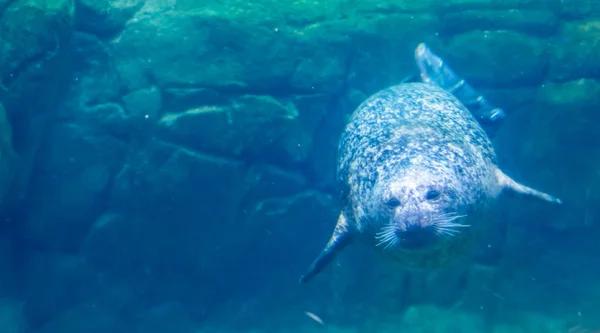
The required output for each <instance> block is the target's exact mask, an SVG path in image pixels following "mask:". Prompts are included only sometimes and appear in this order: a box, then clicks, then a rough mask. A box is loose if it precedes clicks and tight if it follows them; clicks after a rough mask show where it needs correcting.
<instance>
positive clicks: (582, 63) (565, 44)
mask: <svg viewBox="0 0 600 333" xmlns="http://www.w3.org/2000/svg"><path fill="white" fill-rule="evenodd" d="M599 33H600V20H596V19H587V20H582V21H575V22H566V23H565V24H564V25H563V28H562V31H561V32H560V33H559V34H558V35H557V36H556V37H555V38H554V39H553V41H552V47H551V51H552V52H551V58H550V68H549V76H550V78H551V79H552V80H556V81H567V80H573V79H577V78H593V77H598V75H599V74H600V55H599V54H600V53H599V52H600V43H598V34H599Z"/></svg>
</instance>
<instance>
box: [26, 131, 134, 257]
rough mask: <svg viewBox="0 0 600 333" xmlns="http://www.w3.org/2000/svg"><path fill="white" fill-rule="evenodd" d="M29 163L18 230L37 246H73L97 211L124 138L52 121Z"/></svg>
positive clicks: (121, 154)
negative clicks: (32, 165) (27, 187)
mask: <svg viewBox="0 0 600 333" xmlns="http://www.w3.org/2000/svg"><path fill="white" fill-rule="evenodd" d="M48 134H49V136H48V138H49V139H48V141H46V142H44V144H43V146H42V148H41V150H40V155H39V156H38V158H39V159H40V160H41V161H43V164H38V165H36V167H35V168H34V172H33V176H32V184H34V185H35V187H34V188H32V190H31V191H30V193H29V196H28V200H27V202H26V203H25V205H26V207H25V209H26V214H25V219H24V221H23V223H24V227H23V228H24V230H23V231H24V232H25V234H26V240H27V242H28V243H29V245H30V246H33V247H34V248H37V249H46V250H59V251H76V250H77V249H78V248H79V245H80V244H81V242H82V241H83V239H84V237H85V235H86V234H87V232H88V230H89V229H90V227H91V226H92V224H93V222H94V221H95V219H96V218H97V217H98V216H99V214H101V213H102V212H103V211H104V209H105V205H106V203H107V200H108V196H109V194H110V191H111V190H112V184H113V180H114V178H115V177H116V174H117V172H119V170H120V169H121V167H122V165H123V163H124V159H125V152H126V150H127V147H126V145H125V143H124V142H122V141H120V140H118V139H116V138H114V137H112V136H110V135H108V134H105V133H102V132H98V131H95V130H93V129H91V128H89V127H86V126H80V125H75V124H61V123H58V124H55V125H53V126H52V127H51V128H50V129H49V133H48Z"/></svg>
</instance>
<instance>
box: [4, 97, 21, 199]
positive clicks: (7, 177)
mask: <svg viewBox="0 0 600 333" xmlns="http://www.w3.org/2000/svg"><path fill="white" fill-rule="evenodd" d="M12 135H13V133H12V128H11V125H10V122H9V120H8V118H7V116H6V111H5V110H4V107H3V106H2V103H0V206H2V204H3V203H4V197H5V195H7V193H8V192H9V190H10V182H11V181H12V177H13V174H14V172H15V170H14V167H15V166H16V162H17V161H16V156H15V152H14V150H13V145H12Z"/></svg>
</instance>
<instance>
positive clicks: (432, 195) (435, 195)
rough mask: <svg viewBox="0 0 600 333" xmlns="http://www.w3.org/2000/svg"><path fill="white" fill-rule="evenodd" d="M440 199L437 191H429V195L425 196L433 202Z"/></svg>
mask: <svg viewBox="0 0 600 333" xmlns="http://www.w3.org/2000/svg"><path fill="white" fill-rule="evenodd" d="M439 198H440V192H438V191H436V190H429V191H427V194H425V199H427V200H430V201H433V200H437V199H439Z"/></svg>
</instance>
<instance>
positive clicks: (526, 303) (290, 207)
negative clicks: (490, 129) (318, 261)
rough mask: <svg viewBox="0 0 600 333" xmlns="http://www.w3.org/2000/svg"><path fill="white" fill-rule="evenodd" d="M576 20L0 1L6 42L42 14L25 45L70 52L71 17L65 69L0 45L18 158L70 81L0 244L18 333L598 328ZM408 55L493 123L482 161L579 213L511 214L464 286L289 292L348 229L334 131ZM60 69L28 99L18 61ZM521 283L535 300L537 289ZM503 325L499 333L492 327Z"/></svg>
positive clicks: (439, 283) (461, 2)
mask: <svg viewBox="0 0 600 333" xmlns="http://www.w3.org/2000/svg"><path fill="white" fill-rule="evenodd" d="M572 1H578V2H579V3H581V6H580V7H577V6H576V5H574V4H573V3H565V4H564V5H560V4H559V2H556V1H552V2H548V1H544V0H510V1H493V2H492V1H489V0H452V1H446V2H439V1H432V0H428V1H412V2H410V1H379V2H373V1H367V0H356V1H345V0H334V1H320V0H309V1H288V0H285V1H275V0H264V1H258V2H243V1H241V0H227V1H207V2H203V3H202V4H201V5H199V3H198V1H194V0H179V1H174V0H145V1H143V0H115V1H113V0H110V1H89V0H78V1H76V2H75V5H73V3H71V2H67V1H62V2H61V1H56V2H48V3H46V2H40V0H27V1H25V0H15V1H13V2H10V3H9V4H7V3H3V2H2V1H1V0H0V8H3V4H4V5H8V7H6V9H5V11H4V13H3V16H2V21H1V22H2V23H1V24H0V27H1V26H2V24H4V27H5V31H11V32H12V31H17V32H19V31H20V32H21V33H22V30H23V29H21V28H20V27H22V26H26V25H25V24H23V22H22V21H17V20H16V19H15V17H17V16H16V15H17V14H19V15H20V17H24V18H25V20H26V21H27V20H32V22H33V18H36V17H37V16H35V15H39V13H40V11H37V10H24V9H19V8H17V7H16V4H17V3H30V4H31V3H34V4H35V5H33V6H34V7H35V6H37V7H40V8H41V7H43V8H45V10H49V11H50V12H51V13H54V14H52V15H42V16H43V17H44V19H43V20H38V19H36V20H35V24H32V25H30V26H31V27H33V28H35V29H34V30H36V29H38V28H39V29H42V28H41V27H45V26H44V24H48V25H51V26H54V25H52V24H51V23H52V22H54V24H56V27H57V29H58V31H59V32H60V33H58V34H56V35H55V36H56V37H57V38H59V40H61V41H62V39H60V38H63V36H67V35H68V33H67V32H69V31H70V28H69V27H70V26H71V25H72V24H73V20H72V19H73V16H72V15H73V14H72V10H73V8H76V12H77V17H76V20H75V22H76V29H77V33H76V34H75V35H74V38H73V41H72V42H73V43H72V48H66V47H65V48H63V47H61V48H60V50H55V49H54V48H52V46H54V45H55V44H53V42H54V39H52V38H47V36H46V35H44V36H46V37H44V38H42V37H43V36H41V35H40V36H39V37H40V38H38V39H35V38H34V40H32V39H29V37H28V35H25V34H21V35H18V37H21V38H16V37H13V39H12V44H11V43H4V44H1V45H0V51H3V53H2V55H1V56H0V62H1V63H2V64H3V65H4V64H7V65H6V66H4V67H2V68H1V69H0V72H1V73H2V76H1V78H2V83H3V84H4V85H5V86H6V87H8V86H10V89H12V90H10V89H9V91H11V93H10V94H6V92H4V91H2V93H1V94H0V101H2V103H3V104H4V105H5V107H6V110H7V115H8V120H9V122H10V125H11V127H13V132H14V130H15V129H16V132H14V133H16V134H15V135H13V137H14V139H15V140H14V142H12V143H10V145H12V146H13V148H14V149H13V150H14V151H15V152H16V153H17V154H19V153H21V152H23V151H24V150H23V148H22V147H24V146H25V145H24V142H25V141H23V140H25V139H29V138H30V136H29V135H28V133H29V132H27V131H23V128H25V127H23V126H25V125H24V124H29V123H30V119H32V118H31V117H30V115H37V114H39V115H40V119H41V121H40V124H42V125H43V123H44V121H43V120H44V119H45V117H46V115H47V114H50V113H52V112H51V110H50V109H51V107H50V106H51V105H52V103H51V102H50V101H51V99H50V98H49V97H48V99H45V97H44V96H46V94H48V96H53V97H58V96H59V95H58V93H57V92H58V88H59V87H60V86H61V84H60V82H59V80H58V79H57V81H56V84H54V82H52V84H51V85H49V84H48V80H47V78H48V77H52V76H51V75H56V74H57V73H69V74H72V75H71V77H70V78H69V81H68V87H67V88H66V89H65V93H66V96H64V98H61V104H60V107H59V108H58V112H57V113H56V117H55V118H54V119H53V122H52V123H51V126H49V127H48V131H47V132H46V137H45V138H46V140H44V143H43V145H42V146H40V149H39V151H38V153H37V164H36V167H35V169H34V177H32V178H31V180H32V181H31V184H30V186H29V191H28V193H27V194H28V195H27V198H26V199H27V200H26V206H25V208H26V209H25V210H24V211H25V213H24V214H22V216H21V217H22V220H19V222H20V224H19V227H18V228H15V229H16V230H11V232H12V233H14V234H15V235H16V236H17V237H15V238H14V239H15V240H14V242H15V244H17V245H18V246H21V247H22V248H19V250H20V251H18V252H14V253H18V254H19V256H22V257H23V258H19V259H20V260H22V261H23V262H24V263H25V264H23V266H24V267H22V268H20V271H19V273H20V274H22V276H26V278H25V279H24V281H23V288H22V290H25V291H26V292H25V293H24V295H22V296H21V298H22V299H23V300H24V306H23V310H24V315H25V316H26V319H27V320H28V322H29V323H30V324H32V327H31V332H33V333H38V332H43V333H53V332H64V333H69V332H81V331H86V332H96V331H98V332H107V331H110V332H117V333H118V332H154V331H159V330H161V331H164V330H165V329H168V330H171V331H174V332H181V333H187V332H193V331H197V330H199V329H202V330H207V331H210V328H213V327H216V328H219V329H224V328H236V329H238V330H240V331H244V332H248V331H250V330H251V329H252V328H260V329H261V330H262V331H265V332H266V331H272V332H274V331H293V332H296V331H297V332H311V331H312V329H313V328H312V327H307V326H305V325H306V324H307V322H308V323H310V324H313V322H312V321H310V318H306V317H305V316H304V315H303V312H304V311H313V312H314V313H317V314H318V315H320V316H322V317H323V318H324V320H325V322H326V323H327V325H328V326H327V329H331V330H339V331H340V332H342V331H344V332H352V331H356V332H358V331H381V332H386V331H390V332H391V331H394V330H397V329H398V327H399V325H400V324H402V325H404V326H403V328H404V329H408V330H411V329H413V330H416V331H425V330H431V331H435V330H442V329H446V330H452V331H456V332H460V331H464V332H469V331H477V332H481V331H486V330H489V331H498V332H502V331H510V330H511V329H516V328H515V326H514V325H515V323H519V325H521V324H522V325H523V327H527V328H529V329H531V330H534V329H539V330H541V331H543V330H546V331H548V330H551V329H553V328H554V327H555V325H554V324H555V323H554V322H550V321H549V322H548V323H547V325H542V324H540V322H541V321H542V320H543V318H541V317H535V316H533V315H531V316H529V315H523V316H521V317H519V316H517V315H515V311H513V310H514V309H519V311H521V310H523V311H525V310H527V311H533V312H538V313H542V314H544V315H549V316H553V317H557V318H558V317H561V318H562V317H568V316H567V315H564V314H565V313H572V312H573V311H574V310H573V309H578V308H582V309H584V311H585V312H586V313H587V312H590V313H592V314H590V315H589V316H590V317H591V316H593V315H594V314H595V313H594V312H593V307H592V306H591V305H589V304H588V305H586V306H584V305H585V304H584V305H580V304H581V303H578V302H579V301H585V300H589V297H591V296H589V295H595V294H596V293H597V291H594V290H597V288H596V289H594V288H591V287H590V286H591V285H592V284H593V283H594V282H593V281H595V280H598V279H599V278H600V277H599V276H598V274H599V273H598V272H597V271H596V270H594V269H591V268H588V269H585V268H583V267H600V265H597V263H595V262H594V259H593V258H591V257H589V256H587V257H586V255H585V254H586V253H597V251H598V249H596V248H595V245H594V244H597V242H594V241H593V240H594V239H595V238H597V237H595V235H597V234H598V232H600V231H599V230H598V227H597V226H596V225H597V223H596V216H600V215H598V214H600V211H598V210H597V209H595V208H593V207H595V206H597V205H594V203H596V202H597V201H598V200H599V199H600V194H599V193H600V192H598V190H597V188H598V186H600V181H599V180H600V178H599V177H598V174H597V171H596V167H595V166H596V165H597V163H596V162H595V161H597V158H596V156H599V155H598V151H599V150H598V148H597V143H598V142H600V137H598V134H597V133H598V131H596V130H595V124H597V123H598V122H597V119H596V118H597V112H595V110H597V108H598V106H599V105H600V100H598V97H597V96H598V89H599V88H598V83H597V82H596V80H597V78H596V77H594V76H597V75H596V73H595V66H596V65H595V61H594V59H595V58H594V54H593V53H594V52H595V51H594V50H595V42H596V39H597V38H596V37H597V36H596V34H595V25H596V23H595V21H594V19H592V18H585V20H577V21H573V19H575V18H577V19H579V18H583V17H582V16H581V15H583V13H586V14H587V13H592V12H594V8H593V4H591V3H586V2H585V1H586V0H572ZM563 2H566V1H563ZM60 3H62V4H60ZM41 4H45V5H44V6H46V7H44V6H42V5H41ZM37 7H36V8H37ZM25 8H30V9H31V8H33V7H32V6H29V7H25ZM54 8H61V9H60V10H58V9H57V10H55V9H54ZM41 12H44V11H41ZM9 14H10V15H13V16H10V15H9ZM34 14H35V15H34ZM6 18H10V20H8V19H6ZM57 18H58V19H57ZM53 19H57V21H52V20H53ZM30 23H31V22H30ZM450 27H451V28H452V29H450ZM9 28H10V29H9ZM44 29H45V30H48V29H47V28H44ZM557 29H558V31H557ZM36 31H37V30H36ZM0 32H2V30H0ZM63 33H64V35H63ZM8 35H9V34H7V33H5V32H2V33H0V38H4V39H6V38H7V36H8ZM50 35H51V36H54V35H52V34H50ZM16 36H17V35H16ZM33 36H37V35H36V34H33ZM4 39H2V40H3V41H4ZM65 40H66V39H65ZM17 41H18V43H19V47H13V46H12V45H16V43H17ZM420 42H426V43H428V44H429V45H430V47H431V48H432V49H434V50H435V52H436V53H438V54H439V55H441V56H442V57H443V58H444V60H446V61H447V62H448V63H449V64H450V65H451V67H452V68H454V69H455V70H456V71H457V72H459V73H460V74H461V76H464V77H465V78H466V79H467V80H469V82H470V83H471V84H472V85H473V86H474V87H476V88H477V89H478V90H481V91H482V92H484V94H485V96H486V98H488V99H489V100H490V101H491V102H492V103H494V104H496V105H498V106H501V107H503V108H505V109H506V111H507V114H508V115H509V117H508V119H507V123H506V125H505V126H504V127H503V128H502V130H501V133H500V135H499V136H498V137H497V138H496V140H495V141H496V142H497V145H498V148H499V149H498V150H499V153H500V155H501V156H500V159H501V161H502V165H503V167H505V169H506V170H507V172H509V173H510V174H511V175H514V176H515V177H516V178H518V179H519V180H522V181H523V182H524V183H526V184H527V185H531V186H533V187H536V188H539V189H540V190H544V191H548V192H550V193H552V194H555V195H558V196H559V197H561V198H563V197H564V198H565V199H564V200H565V202H567V201H568V202H569V204H568V205H567V204H566V205H565V206H564V208H557V207H549V206H548V205H544V204H543V203H535V202H533V203H532V202H531V201H526V200H510V199H507V200H506V201H503V202H502V205H501V208H502V209H500V212H499V213H498V216H497V219H498V220H500V221H503V222H506V224H504V225H499V226H498V228H497V229H496V231H497V235H496V234H494V235H492V236H493V237H490V239H489V242H488V243H486V244H484V245H486V246H487V247H486V248H485V249H481V250H480V251H477V253H478V256H477V258H476V259H477V260H476V262H477V264H476V265H471V266H469V267H467V269H465V270H459V269H449V270H448V271H446V272H445V273H444V274H407V273H406V272H405V271H403V270H400V269H397V268H395V267H394V266H391V265H388V264H389V263H387V262H384V261H383V260H382V259H381V258H379V257H377V256H374V255H373V254H372V253H370V252H368V251H364V250H365V249H364V248H361V247H357V248H351V249H348V250H347V252H344V254H343V255H341V256H340V257H339V258H338V259H336V261H335V263H334V264H333V265H331V267H330V268H328V269H327V270H326V271H325V272H324V273H323V275H322V276H321V277H320V278H318V279H315V281H314V283H312V284H310V285H305V286H298V284H297V279H298V277H299V276H300V275H301V274H302V272H303V271H304V270H305V269H306V267H307V265H309V264H310V262H311V261H312V260H313V259H314V256H315V255H316V254H317V253H318V251H319V250H321V248H322V246H323V244H325V242H326V241H327V239H328V237H329V236H330V233H331V230H332V228H333V225H334V224H335V220H336V218H337V215H338V214H339V202H338V201H337V199H338V198H337V192H336V189H335V186H334V184H333V182H334V179H335V166H336V161H335V160H336V151H337V144H338V140H339V134H340V133H341V131H342V129H343V126H344V124H345V121H346V119H347V117H348V116H349V114H350V113H351V112H352V110H353V109H354V108H355V107H356V106H357V105H358V104H359V103H360V102H362V101H363V100H364V99H365V98H366V97H367V96H369V95H370V94H372V93H374V92H375V91H377V90H378V89H381V88H384V87H385V86H388V85H391V84H395V83H398V82H400V81H401V80H402V79H404V78H405V77H407V76H408V75H412V74H415V73H416V71H417V68H416V67H415V65H414V63H413V52H414V47H415V46H416V45H417V44H418V43H420ZM36 43H37V44H36ZM60 45H61V46H62V45H63V44H60ZM48 49H50V50H55V51H57V52H58V53H52V52H50V53H45V52H46V51H45V50H48ZM67 49H68V50H70V51H72V52H70V54H71V57H72V58H71V60H70V61H69V64H70V66H71V68H70V71H68V70H66V67H64V66H63V65H64V59H66V58H64V57H63V55H62V54H61V56H60V57H59V58H60V59H63V60H62V62H60V61H56V62H48V64H50V63H51V64H53V66H54V65H55V66H54V67H51V70H50V69H49V68H50V67H47V66H49V65H44V64H45V63H43V62H42V63H40V64H41V65H40V66H41V67H40V68H41V69H40V72H39V73H42V74H44V75H43V76H41V78H42V79H40V80H37V79H35V78H34V77H33V76H32V75H30V74H27V73H30V72H27V71H23V72H20V68H21V67H23V68H25V67H28V66H26V65H23V66H21V65H19V64H20V62H19V60H18V59H19V57H25V56H26V57H29V56H31V57H33V58H35V59H44V60H46V59H54V58H52V56H53V55H55V54H59V53H60V52H62V51H64V50H67ZM596 53H597V52H596ZM38 55H40V56H39V58H38ZM41 55H47V57H46V56H41ZM15 59H16V60H15ZM579 60H581V61H579ZM36 61H38V60H36ZM25 63H27V62H25ZM44 66H46V67H44ZM33 67H35V66H33ZM44 68H45V69H44ZM22 73H25V74H22ZM10 74H14V75H16V77H11V76H10ZM26 74H27V75H26ZM582 78H583V79H582ZM32 87H34V88H32ZM43 88H45V89H43ZM19 89H20V90H19ZM55 89H56V90H55ZM32 91H35V92H36V95H33V93H32ZM22 92H27V93H22ZM32 96H35V97H36V98H38V97H39V98H40V101H39V102H40V104H36V107H32V106H27V105H29V104H27V103H24V104H23V105H26V106H27V107H26V108H25V109H26V112H25V113H23V115H22V117H23V118H19V117H17V116H19V115H20V113H18V112H17V111H20V110H21V109H20V108H19V107H20V106H21V103H22V102H23V101H33V100H36V98H32ZM42 102H43V103H42ZM17 106H19V107H17ZM27 110H29V111H27ZM0 119H1V118H0ZM19 119H25V120H27V121H24V120H19ZM17 120H19V121H17ZM0 124H2V122H1V121H0ZM42 125H40V128H43V127H45V126H42ZM2 133H4V132H2ZM6 138H8V136H6V134H5V137H3V138H2V140H4V141H2V140H0V148H1V147H3V146H2V145H7V143H6V142H8V141H6ZM36 140H37V141H39V138H38V139H34V140H33V141H30V142H37V141H36ZM27 142H29V141H27ZM10 145H9V146H10ZM34 146H35V147H37V145H33V144H32V145H31V146H28V147H30V148H32V147H34ZM5 151H6V149H4V148H2V149H1V150H0V153H4V152H5ZM0 157H1V156H0ZM2 161H3V160H2V159H0V162H2ZM1 166H2V164H1V163H0V170H1ZM1 179H3V178H0V180H1ZM0 183H1V182H0ZM0 230H1V229H0ZM11 235H12V234H11ZM561 236H562V237H561ZM584 236H586V237H584ZM11 239H12V238H11ZM567 239H571V240H572V241H571V242H567V241H566V240H567ZM486 240H487V239H486ZM560 240H562V241H563V242H562V243H561V244H562V245H561V246H557V245H556V244H557V243H558V242H559V241H560ZM11 245H12V244H11ZM583 257H586V258H588V259H589V260H588V261H587V262H584V261H578V260H576V258H583ZM567 258H570V260H567ZM12 259H13V258H10V259H6V260H4V259H2V260H1V262H6V264H4V263H2V267H5V266H11V265H14V262H13V260H12ZM463 268H464V267H463ZM578 269H579V270H584V271H585V273H583V274H582V273H580V272H579V271H577V270H578ZM463 273H464V274H463ZM532 275H535V276H538V277H546V279H541V280H540V281H541V282H540V283H541V286H540V285H538V284H537V283H536V282H535V281H533V280H531V276H532ZM577 275H584V276H585V278H583V277H577ZM552 276H561V277H564V278H563V279H562V280H560V281H551V279H549V278H548V277H552ZM9 280H14V279H13V278H11V279H9ZM0 281H2V280H0ZM569 281H571V282H574V283H573V284H571V286H569ZM545 283H551V286H555V287H556V290H555V291H556V294H553V293H551V292H549V291H548V289H547V288H546V287H545V286H544V285H543V284H545ZM575 284H577V285H578V286H575ZM586 290H587V291H589V293H588V294H586V293H585V291H586ZM0 291H1V288H0ZM65 295H67V296H65ZM555 295H558V296H555ZM586 295H587V296H586ZM10 297H13V295H11V296H10ZM559 299H560V300H559ZM539 304H544V305H545V306H544V307H543V308H540V307H539ZM536 305H538V307H537V308H534V307H535V306H536ZM445 307H446V308H449V307H452V308H453V310H451V311H450V310H444V308H445ZM399 313H404V316H403V317H404V320H400V319H398V318H399V316H398V314H399ZM432 317H435V318H436V320H435V321H431V320H430V319H431V318H432ZM438 319H439V320H438ZM561 320H562V319H560V320H559V319H557V322H561V323H562V321H561ZM384 322H385V323H386V325H388V326H385V325H384V324H382V323H384ZM496 322H502V323H503V324H501V325H500V326H501V327H491V326H490V325H489V324H490V323H496ZM504 324H506V325H505V326H506V327H504V326H502V325H504ZM557 325H558V324H557ZM291 326H293V327H292V328H290V327H291ZM496 326H498V325H496ZM165 327H166V328H165ZM536 327H537V328H536ZM556 327H558V326H556ZM560 328H561V329H563V328H565V327H563V326H560ZM215 331H216V330H215Z"/></svg>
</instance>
